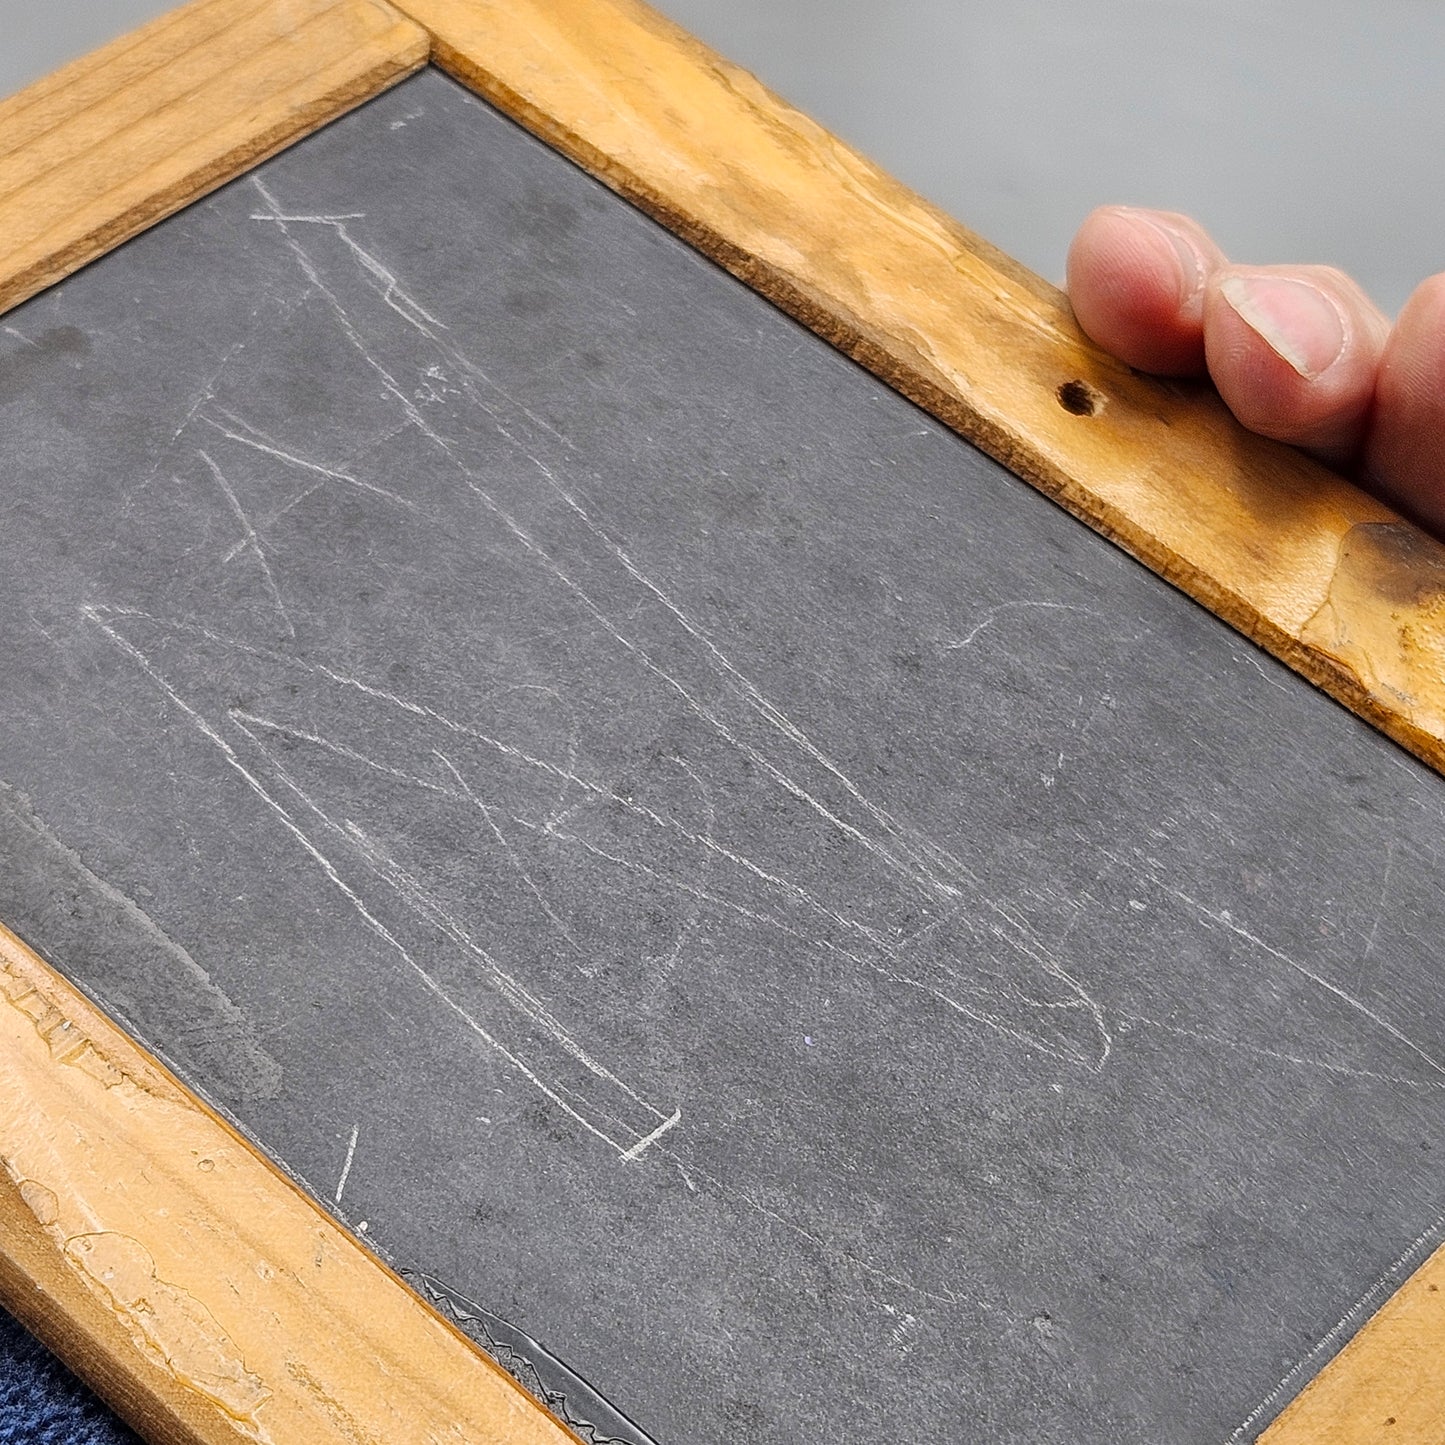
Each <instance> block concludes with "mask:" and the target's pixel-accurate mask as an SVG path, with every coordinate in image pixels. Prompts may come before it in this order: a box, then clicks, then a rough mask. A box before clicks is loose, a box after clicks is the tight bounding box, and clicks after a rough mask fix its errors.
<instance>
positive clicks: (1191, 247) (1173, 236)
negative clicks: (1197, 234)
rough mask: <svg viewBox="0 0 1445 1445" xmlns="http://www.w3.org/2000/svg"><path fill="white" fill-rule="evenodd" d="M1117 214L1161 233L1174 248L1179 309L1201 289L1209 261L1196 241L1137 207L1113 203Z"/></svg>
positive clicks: (1192, 299)
mask: <svg viewBox="0 0 1445 1445" xmlns="http://www.w3.org/2000/svg"><path fill="white" fill-rule="evenodd" d="M1115 210H1116V211H1117V212H1118V214H1119V215H1121V216H1124V217H1126V218H1127V219H1128V220H1129V222H1130V223H1131V224H1132V225H1135V226H1147V227H1148V228H1149V229H1150V230H1151V231H1153V232H1154V234H1155V235H1156V236H1162V237H1163V238H1164V239H1165V240H1166V241H1168V242H1169V244H1170V245H1171V246H1172V247H1173V248H1174V254H1175V256H1176V257H1177V258H1178V261H1179V306H1180V309H1181V310H1183V309H1184V308H1185V307H1187V306H1188V305H1189V304H1190V302H1192V301H1195V300H1196V299H1197V298H1198V297H1200V296H1201V295H1202V294H1203V292H1204V283H1205V281H1206V280H1207V279H1208V277H1209V263H1208V261H1207V260H1206V259H1205V256H1204V253H1203V251H1202V250H1200V247H1199V243H1198V242H1197V241H1196V240H1195V239H1194V237H1193V236H1191V235H1190V234H1189V233H1188V232H1187V231H1183V230H1178V229H1176V228H1175V227H1174V226H1171V225H1170V224H1169V222H1168V221H1167V220H1165V219H1164V218H1163V217H1161V216H1157V215H1155V214H1154V213H1153V212H1152V211H1142V210H1138V209H1136V208H1135V207H1133V206H1117V207H1115Z"/></svg>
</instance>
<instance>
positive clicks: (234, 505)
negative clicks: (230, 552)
mask: <svg viewBox="0 0 1445 1445" xmlns="http://www.w3.org/2000/svg"><path fill="white" fill-rule="evenodd" d="M196 455H197V456H199V457H200V459H201V460H202V461H203V462H205V464H206V466H207V467H209V468H210V472H211V475H212V476H213V477H214V478H215V479H216V485H217V486H218V487H220V489H221V491H222V492H224V493H225V496H226V500H227V501H228V502H229V503H230V504H231V511H232V512H234V513H235V516H236V520H237V521H238V522H239V523H240V524H241V527H242V529H243V530H244V532H245V534H246V545H247V549H248V550H249V551H250V552H251V554H252V556H254V557H255V559H256V560H257V561H258V562H259V563H260V564H261V571H262V572H263V573H264V574H265V577H266V586H267V587H268V588H269V589H270V592H271V598H272V600H273V601H274V602H275V604H276V610H277V611H278V612H279V613H280V614H281V618H282V621H284V622H285V624H286V628H287V631H288V632H290V634H291V640H292V641H293V642H294V641H295V640H296V624H295V623H294V622H292V620H291V614H290V613H289V612H288V611H287V610H286V603H285V600H284V599H283V598H282V596H281V589H280V588H279V587H278V586H277V585H276V578H275V575H274V574H273V573H272V571H271V564H270V562H268V561H267V560H266V553H265V550H264V549H263V548H262V546H261V539H260V538H259V537H258V536H257V535H256V529H255V528H254V527H253V526H252V525H251V519H250V518H249V517H248V516H247V515H246V513H245V511H244V510H243V508H242V506H241V503H240V502H239V501H238V500H237V498H236V494H235V492H234V491H232V489H231V484H230V482H228V481H227V480H226V478H225V474H224V473H223V472H222V471H221V469H220V467H218V466H217V465H216V464H215V462H214V461H212V459H211V457H210V455H209V454H208V453H206V452H203V451H198V452H197V453H196Z"/></svg>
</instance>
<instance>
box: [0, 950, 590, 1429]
mask: <svg viewBox="0 0 1445 1445" xmlns="http://www.w3.org/2000/svg"><path fill="white" fill-rule="evenodd" d="M0 1057H3V1058H4V1060H5V1085H6V1086H5V1089H4V1090H3V1092H0V1241H3V1248H0V1294H3V1296H4V1301H5V1304H6V1305H7V1307H8V1308H10V1309H11V1310H13V1311H14V1312H15V1313H16V1314H17V1315H18V1316H19V1317H20V1318H21V1320H22V1321H23V1322H24V1323H26V1324H27V1325H29V1326H30V1327H31V1328H32V1329H34V1330H35V1331H36V1332H37V1333H39V1334H40V1335H41V1336H42V1338H44V1339H46V1340H47V1342H49V1343H51V1344H52V1345H53V1346H55V1347H56V1348H58V1349H59V1350H60V1352H62V1353H63V1354H65V1355H66V1356H67V1357H68V1358H69V1359H70V1360H72V1361H73V1362H74V1363H75V1364H76V1366H77V1367H78V1368H79V1369H80V1370H81V1371H82V1373H84V1374H85V1375H86V1377H87V1378H88V1380H89V1381H90V1382H91V1383H92V1384H93V1385H94V1386H96V1387H97V1388H98V1389H99V1390H100V1391H101V1392H102V1393H103V1394H104V1395H106V1397H107V1398H108V1399H109V1400H110V1401H111V1402H112V1403H113V1404H114V1405H116V1407H117V1408H118V1409H119V1410H120V1411H121V1413H122V1414H124V1415H125V1417H126V1418H127V1419H128V1420H129V1422H130V1423H131V1424H132V1425H133V1426H134V1427H135V1428H136V1429H137V1430H138V1431H140V1432H141V1434H143V1435H144V1436H145V1437H146V1438H147V1439H149V1440H151V1441H154V1442H156V1445H171V1442H181V1441H184V1442H188V1445H189V1442H205V1445H221V1442H226V1445H231V1442H240V1441H275V1442H283V1441H299V1440H305V1441H308V1442H312V1445H330V1442H335V1445H342V1442H346V1445H356V1442H361V1441H383V1440H384V1441H387V1442H388V1445H400V1442H408V1441H415V1442H418V1445H420V1442H423V1441H427V1442H432V1441H455V1442H458V1445H460V1442H463V1441H468V1442H476V1445H501V1442H507V1445H564V1442H566V1441H569V1440H572V1439H573V1438H574V1437H573V1436H572V1435H571V1434H570V1433H569V1432H568V1431H567V1430H565V1429H564V1428H563V1427H562V1426H561V1425H560V1424H558V1423H556V1422H555V1421H554V1420H553V1419H552V1418H551V1417H550V1416H549V1415H547V1414H546V1412H545V1411H543V1409H542V1408H541V1407H540V1406H539V1405H537V1404H535V1403H534V1402H533V1401H532V1399H531V1398H530V1397H529V1396H527V1395H526V1394H524V1393H523V1391H522V1389H521V1388H520V1386H518V1385H517V1384H516V1383H515V1382H514V1381H513V1380H512V1379H511V1377H510V1376H508V1375H506V1374H504V1373H503V1372H502V1371H501V1370H500V1369H499V1368H498V1367H497V1366H496V1365H495V1364H493V1363H492V1361H490V1360H489V1359H487V1358H486V1357H484V1356H483V1355H481V1354H480V1352H479V1351H477V1350H476V1349H475V1348H474V1347H473V1346H472V1345H471V1344H470V1343H469V1342H467V1341H466V1340H465V1339H463V1338H462V1336H461V1335H459V1334H458V1333H457V1332H456V1331H454V1330H453V1329H452V1328H451V1327H450V1326H449V1325H447V1324H445V1323H444V1322H443V1321H442V1320H441V1319H440V1318H439V1317H438V1316H437V1315H435V1314H434V1313H433V1312H432V1311H431V1310H430V1309H428V1308H427V1307H426V1306H425V1305H423V1304H422V1303H421V1302H420V1301H419V1300H418V1299H417V1298H416V1297H415V1296H414V1295H413V1294H412V1293H411V1291H410V1290H409V1289H407V1287H406V1286H405V1285H403V1284H402V1283H401V1282H400V1281H399V1280H398V1279H396V1278H395V1276H393V1275H392V1274H390V1273H389V1272H388V1271H387V1270H385V1269H384V1268H383V1267H382V1266H381V1265H380V1264H378V1263H377V1261H376V1260H375V1259H373V1258H372V1257H371V1256H370V1255H369V1254H367V1253H366V1252H365V1251H364V1250H363V1249H362V1248H361V1247H360V1246H359V1245H358V1244H357V1243H356V1241H355V1240H354V1239H352V1238H351V1237H350V1236H349V1235H348V1234H346V1233H345V1232H344V1231H343V1230H342V1229H341V1228H340V1227H339V1226H338V1225H336V1224H335V1223H334V1222H333V1221H332V1220H330V1219H329V1218H328V1217H327V1216H326V1215H324V1214H322V1213H321V1211H320V1210H318V1209H317V1208H316V1206H315V1205H314V1204H313V1203H312V1202H311V1201H310V1200H309V1199H308V1198H306V1196H305V1195H303V1194H302V1193H301V1191H300V1190H299V1189H297V1188H296V1186H295V1185H293V1184H291V1183H290V1182H289V1181H288V1180H287V1179H285V1178H284V1177H283V1176H282V1175H281V1174H280V1173H278V1172H277V1170H276V1169H275V1168H274V1167H273V1166H272V1165H271V1164H269V1163H267V1162H266V1161H265V1160H264V1159H262V1158H261V1157H260V1156H259V1155H258V1154H257V1153H256V1151H255V1150H254V1149H252V1148H251V1146H250V1145H249V1144H247V1143H246V1142H245V1140H243V1139H242V1138H241V1137H240V1136H239V1135H238V1134H236V1133H235V1132H234V1131H233V1130H232V1129H231V1128H229V1127H228V1126H227V1125H226V1124H224V1123H223V1122H222V1121H221V1120H220V1119H219V1118H218V1117H217V1116H216V1115H215V1114H213V1113H212V1112H211V1111H210V1110H208V1109H207V1108H205V1106H204V1105H202V1104H200V1103H199V1102H198V1101H197V1100H196V1099H195V1098H194V1096H192V1095H191V1094H189V1093H188V1092H187V1091H186V1090H184V1089H183V1088H182V1087H180V1086H179V1085H178V1084H177V1083H176V1081H175V1080H174V1079H173V1078H172V1077H171V1076H170V1075H169V1074H167V1073H166V1072H165V1071H163V1070H162V1069H161V1068H160V1066H159V1065H158V1064H156V1063H155V1061H154V1060H152V1059H150V1058H148V1057H147V1056H146V1055H144V1054H143V1053H142V1052H141V1051H140V1049H139V1048H137V1047H136V1045H135V1044H133V1043H132V1042H131V1041H130V1040H129V1039H127V1038H126V1037H125V1035H124V1034H122V1033H121V1032H120V1031H119V1030H118V1029H117V1028H116V1027H115V1026H114V1025H113V1024H111V1023H110V1022H109V1021H108V1020H107V1019H106V1018H105V1017H104V1016H103V1015H101V1014H100V1013H99V1012H98V1011H97V1010H96V1009H95V1008H94V1007H92V1006H91V1005H90V1004H89V1003H88V1002H86V1000H85V999H83V998H82V997H81V996H80V995H79V994H78V993H76V991H75V990H74V989H73V988H72V987H71V986H70V985H69V984H68V983H66V982H65V981H64V980H63V979H62V978H60V977H59V976H58V975H57V974H55V973H54V972H53V971H52V970H51V969H49V968H48V967H46V965H45V964H43V963H42V962H41V961H40V960H39V959H38V958H36V957H35V955H34V954H32V953H30V952H29V951H28V950H27V949H26V948H25V947H24V946H23V945H22V944H21V943H20V942H19V941H18V940H17V939H15V938H14V936H13V935H11V934H9V933H8V932H5V931H3V930H0Z"/></svg>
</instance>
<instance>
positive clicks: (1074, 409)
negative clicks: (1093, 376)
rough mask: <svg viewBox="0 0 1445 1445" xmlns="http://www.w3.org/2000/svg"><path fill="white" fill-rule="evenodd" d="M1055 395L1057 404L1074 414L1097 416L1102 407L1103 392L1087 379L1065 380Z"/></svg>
mask: <svg viewBox="0 0 1445 1445" xmlns="http://www.w3.org/2000/svg"><path fill="white" fill-rule="evenodd" d="M1055 395H1056V396H1057V397H1058V398H1059V405H1060V406H1061V407H1063V409H1064V410H1065V411H1066V412H1069V413H1071V414H1072V415H1074V416H1098V414H1099V413H1100V412H1101V411H1103V409H1104V393H1103V392H1102V391H1096V390H1095V389H1094V388H1093V387H1092V386H1090V385H1089V383H1088V382H1087V381H1066V382H1065V383H1064V384H1063V385H1062V386H1061V387H1060V388H1059V389H1058V391H1057V392H1056V393H1055Z"/></svg>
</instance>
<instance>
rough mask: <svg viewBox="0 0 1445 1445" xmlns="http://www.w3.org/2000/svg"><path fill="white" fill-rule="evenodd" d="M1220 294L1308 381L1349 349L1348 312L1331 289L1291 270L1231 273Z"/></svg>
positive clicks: (1270, 347)
mask: <svg viewBox="0 0 1445 1445" xmlns="http://www.w3.org/2000/svg"><path fill="white" fill-rule="evenodd" d="M1219 290H1220V294H1221V295H1222V296H1223V297H1224V299H1225V300H1226V301H1228V302H1229V304H1230V305H1231V306H1232V307H1233V308H1234V310H1235V313H1236V314H1237V315H1238V316H1239V319H1240V320H1241V321H1243V322H1244V324H1245V325H1246V326H1248V327H1249V328H1250V330H1252V331H1253V332H1255V333H1256V334H1257V335H1258V336H1259V337H1260V338H1261V339H1262V340H1263V341H1264V342H1265V343H1266V344H1267V345H1268V347H1269V349H1270V350H1271V351H1273V352H1274V353H1275V355H1276V356H1278V357H1280V358H1281V359H1282V360H1284V361H1287V362H1289V364H1290V365H1291V366H1292V367H1294V369H1295V370H1296V371H1297V372H1299V374H1300V375H1301V376H1302V377H1304V379H1305V380H1306V381H1314V380H1315V378H1316V377H1318V376H1321V375H1323V374H1324V373H1325V372H1326V371H1328V370H1329V369H1330V367H1332V366H1333V365H1334V364H1335V362H1336V361H1338V360H1339V357H1340V353H1341V352H1342V351H1343V350H1344V349H1345V318H1344V316H1343V314H1342V313H1341V311H1340V308H1339V307H1338V306H1337V305H1336V304H1335V302H1334V301H1333V300H1332V299H1331V297H1330V296H1329V295H1327V294H1326V293H1325V292H1324V291H1321V290H1320V288H1319V287H1318V286H1315V285H1313V284H1312V283H1310V282H1309V281H1302V280H1299V279H1298V278H1296V277H1293V276H1270V275H1258V274H1256V275H1252V276H1251V275H1238V274H1236V275H1233V276H1226V277H1225V278H1224V280H1223V281H1222V282H1220V285H1219Z"/></svg>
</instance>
